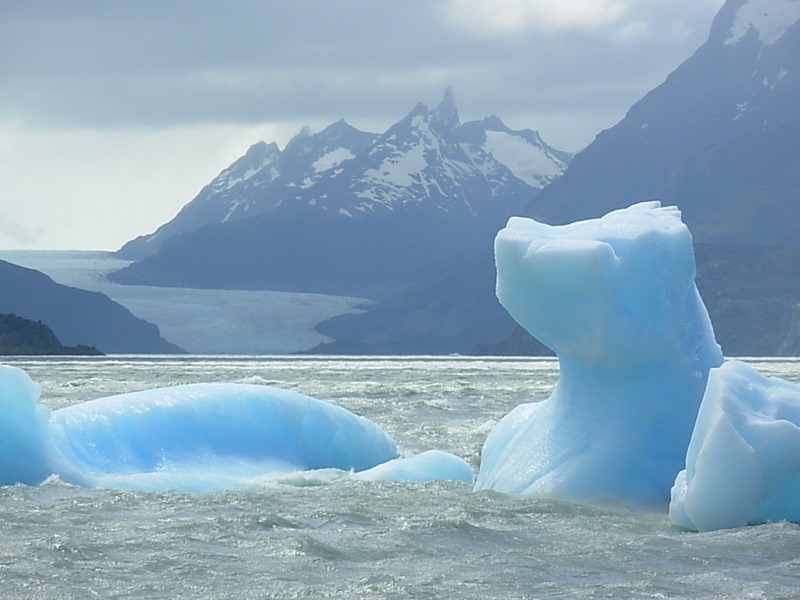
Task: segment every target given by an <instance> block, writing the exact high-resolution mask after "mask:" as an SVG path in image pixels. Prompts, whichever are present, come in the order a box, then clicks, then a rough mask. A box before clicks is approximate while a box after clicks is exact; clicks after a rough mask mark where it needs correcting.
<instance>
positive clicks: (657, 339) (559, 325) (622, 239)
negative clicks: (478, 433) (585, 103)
mask: <svg viewBox="0 0 800 600" xmlns="http://www.w3.org/2000/svg"><path fill="white" fill-rule="evenodd" d="M495 259H496V264H497V297H498V299H499V300H500V302H501V304H502V305H503V306H504V307H505V308H506V310H508V312H509V313H510V314H511V316H512V317H514V318H515V319H516V320H517V321H518V322H519V323H520V324H521V325H522V326H523V327H524V328H525V329H527V330H528V331H529V332H530V333H531V334H532V335H533V336H534V337H536V338H537V339H539V340H540V341H541V342H542V343H544V344H545V345H547V346H548V347H549V348H550V349H552V350H553V351H554V352H555V353H556V355H557V356H558V359H559V366H560V376H559V381H558V383H557V385H556V387H555V389H554V391H553V393H552V395H551V396H550V397H549V398H548V399H547V400H544V401H542V402H537V403H529V404H523V405H521V406H519V407H517V408H516V409H514V410H513V411H512V412H511V413H510V414H508V415H507V416H506V417H504V418H503V419H502V420H501V421H500V422H499V423H498V425H497V426H496V427H495V429H494V430H493V431H492V432H491V433H490V434H489V436H488V438H487V440H486V442H485V444H484V446H483V452H482V457H481V465H480V470H479V473H478V477H477V480H476V484H475V487H476V489H478V490H483V489H488V490H495V491H500V492H506V493H511V494H527V495H536V496H544V497H555V498H560V499H565V500H577V501H582V500H590V499H598V498H606V499H616V500H620V501H623V502H627V503H636V504H658V503H664V502H666V501H667V500H669V494H670V488H671V486H672V484H673V482H674V480H675V477H676V475H677V474H678V472H679V471H681V469H683V467H684V462H685V457H686V449H687V446H688V444H689V439H690V437H691V434H692V429H693V426H694V422H695V418H696V416H697V412H698V408H699V406H700V402H701V399H702V397H703V391H704V390H705V385H706V379H707V376H708V371H709V369H710V368H712V367H717V366H719V365H720V364H722V361H723V357H722V352H721V350H720V348H719V346H718V345H717V343H716V341H715V339H714V332H713V329H712V327H711V322H710V320H709V317H708V313H707V311H706V309H705V306H704V305H703V302H702V300H701V299H700V295H699V293H698V291H697V288H696V286H695V283H694V277H695V263H694V252H693V248H692V237H691V234H690V233H689V230H688V228H687V227H686V226H685V225H684V224H683V222H682V221H681V215H680V212H679V211H678V209H677V208H675V207H661V205H660V203H658V202H646V203H641V204H636V205H633V206H631V207H629V208H627V209H622V210H618V211H614V212H611V213H609V214H607V215H605V216H604V217H602V218H599V219H593V220H588V221H580V222H576V223H572V224H570V225H563V226H550V225H546V224H542V223H538V222H536V221H534V220H532V219H524V218H512V219H511V220H510V221H509V222H508V225H507V226H506V228H505V229H503V230H501V231H500V232H499V233H498V234H497V237H496V239H495Z"/></svg>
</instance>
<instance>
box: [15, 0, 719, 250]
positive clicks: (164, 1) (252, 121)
mask: <svg viewBox="0 0 800 600" xmlns="http://www.w3.org/2000/svg"><path fill="white" fill-rule="evenodd" d="M722 4H723V0H668V1H665V0H339V1H337V0H316V1H310V0H309V1H303V0H216V1H210V0H208V1H206V0H135V1H130V2H127V1H114V0H96V1H92V0H86V1H81V0H70V1H68V2H65V1H64V0H52V1H44V0H0V74H2V83H0V249H15V248H40V249H100V250H115V249H117V248H118V247H119V246H121V245H122V244H123V243H124V242H126V241H127V240H129V239H131V238H134V237H136V236H138V235H142V234H145V233H150V232H151V231H153V230H154V229H155V228H156V227H158V226H159V225H161V224H162V223H164V222H165V221H168V220H169V219H170V218H172V217H173V216H174V215H175V214H176V213H177V212H178V210H179V209H180V208H181V207H182V206H183V205H185V204H186V203H188V202H189V201H191V200H192V198H193V197H194V196H195V195H196V194H197V193H198V192H199V191H200V189H201V188H202V187H203V186H204V185H205V184H206V183H208V182H209V181H210V180H211V179H212V178H213V177H215V176H216V175H217V174H218V173H219V172H220V171H221V170H222V169H224V168H225V167H226V166H228V165H229V164H230V163H231V162H233V160H235V159H236V158H238V157H239V156H241V155H242V154H244V152H245V151H246V150H247V148H248V147H249V146H250V145H251V144H253V143H254V142H256V141H259V140H265V141H275V142H278V144H279V145H280V146H281V147H283V146H284V145H285V144H286V142H287V141H288V140H289V139H290V138H291V137H292V136H293V135H294V134H296V133H297V132H298V131H299V130H300V128H301V127H302V126H303V125H308V126H310V127H311V129H312V130H314V131H318V130H320V129H322V128H324V127H325V126H326V125H328V124H330V123H332V122H333V121H336V120H338V119H340V118H344V119H346V120H347V121H348V122H349V123H350V124H352V125H354V126H355V127H358V128H360V129H363V130H367V131H374V132H383V131H384V130H385V129H386V128H387V127H388V126H389V125H391V124H392V123H394V122H396V121H398V120H400V119H401V118H402V117H404V116H405V115H406V114H407V113H408V112H409V111H410V110H411V109H412V108H413V107H414V106H415V105H416V104H417V103H418V102H423V103H425V104H427V105H428V106H430V107H433V106H435V105H436V104H438V102H439V101H440V100H441V97H442V95H443V93H444V90H445V88H446V87H447V86H452V88H453V90H454V92H455V98H456V103H457V105H458V108H459V112H460V114H461V119H462V121H467V120H472V119H481V118H483V117H485V116H488V115H491V114H496V115H498V116H499V117H500V118H502V119H503V120H504V121H505V123H506V124H507V125H509V126H510V127H512V128H514V129H524V128H528V129H535V130H538V131H539V132H540V133H541V134H542V136H543V138H544V139H545V141H546V142H548V143H549V144H550V145H552V146H555V147H556V148H559V149H563V150H570V151H575V150H579V149H580V148H582V147H584V146H586V145H587V144H588V143H590V142H591V141H592V139H593V138H594V136H595V135H596V134H597V133H599V132H600V131H601V130H602V129H606V128H608V127H611V126H613V125H614V124H615V123H616V122H618V121H619V120H620V119H621V118H622V117H623V116H624V115H625V113H626V111H627V110H628V108H630V106H631V105H632V104H633V103H634V102H636V101H637V100H639V99H640V98H641V97H642V96H643V95H644V94H645V93H646V92H647V91H648V90H650V89H652V88H653V87H655V86H656V85H658V84H659V83H661V82H662V81H663V80H664V78H665V77H666V76H667V75H668V74H669V73H670V72H671V71H672V70H673V69H674V68H675V67H677V66H678V65H679V64H680V63H681V62H683V61H684V60H685V59H686V58H688V57H689V56H690V55H691V54H692V53H693V52H694V51H695V50H696V49H697V47H698V46H700V45H701V44H702V43H703V42H704V41H705V39H706V37H707V35H708V31H709V27H710V25H711V21H712V19H713V17H714V14H715V13H716V12H717V10H718V9H719V8H720V6H721V5H722Z"/></svg>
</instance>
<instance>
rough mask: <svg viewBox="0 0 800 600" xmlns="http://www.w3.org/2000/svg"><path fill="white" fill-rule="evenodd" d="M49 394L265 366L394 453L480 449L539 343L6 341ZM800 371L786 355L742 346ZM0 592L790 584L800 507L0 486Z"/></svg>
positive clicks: (799, 559) (531, 365)
mask: <svg viewBox="0 0 800 600" xmlns="http://www.w3.org/2000/svg"><path fill="white" fill-rule="evenodd" d="M7 362H9V363H10V364H13V365H15V366H19V367H21V368H23V369H25V370H26V371H27V372H28V373H29V374H30V376H31V377H32V378H33V379H34V380H35V381H37V382H39V383H40V384H41V385H42V387H43V393H42V402H43V403H44V404H47V405H48V406H50V407H52V408H60V407H64V406H68V405H71V404H75V403H79V402H83V401H86V400H91V399H94V398H97V397H101V396H107V395H111V394H117V393H125V392H130V391H135V390H141V389H150V388H154V387H160V386H167V385H177V384H186V383H196V382H242V381H244V382H248V383H256V384H258V383H264V384H269V385H275V386H279V387H283V388H288V389H292V390H296V391H298V392H301V393H303V394H307V395H309V396H312V397H314V398H319V399H322V400H327V401H330V402H333V403H334V404H337V405H340V406H342V407H344V408H346V409H348V410H351V411H352V412H354V413H356V414H358V415H363V416H365V417H367V418H369V419H371V420H373V421H375V422H376V423H377V424H378V425H379V426H380V427H382V428H383V429H384V430H385V431H386V432H387V433H388V434H389V435H391V436H392V437H393V438H394V439H395V440H396V441H397V444H398V448H399V451H400V453H401V454H410V453H418V452H422V451H425V450H428V449H432V448H436V449H441V450H445V451H448V452H452V453H454V454H456V455H458V456H462V457H463V458H465V459H466V460H468V461H469V462H470V463H471V464H472V466H473V467H474V468H476V467H477V466H478V463H479V453H480V449H481V445H482V444H483V442H484V440H485V439H486V435H487V433H488V431H490V430H491V428H492V427H493V425H494V424H495V423H496V421H497V420H499V419H500V418H502V417H503V416H504V415H505V414H507V413H508V412H509V411H510V410H511V409H512V408H513V407H514V406H516V405H517V404H519V403H521V402H525V401H532V400H533V401H536V400H543V399H544V398H546V397H547V396H548V395H549V394H550V392H551V391H552V386H553V384H554V383H555V381H556V379H557V375H558V373H557V368H558V366H557V363H556V362H555V361H554V360H550V359H502V358H498V359H478V358H476V359H473V358H410V359H397V358H334V357H331V358H305V357H285V358H240V357H224V358H216V357H119V358H115V357H107V358H77V359H76V358H69V359H62V358H43V359H21V358H19V359H11V360H9V361H7ZM748 362H751V364H754V365H755V366H756V367H757V368H758V369H759V370H760V371H762V372H764V373H766V374H769V375H776V376H779V377H782V378H785V379H788V380H791V381H798V380H799V379H800V361H797V360H758V361H752V360H751V361H748ZM0 523H2V529H0V540H1V543H0V585H1V586H2V594H3V597H4V598H9V599H17V598H20V599H21V598H26V599H28V598H40V599H51V598H52V599H56V598H58V599H72V598H74V599H78V598H80V599H85V598H92V597H99V598H136V599H156V598H158V599H163V598H171V599H182V598H187V599H188V598H192V599H195V598H237V599H239V598H348V599H350V598H436V599H449V598H452V599H459V600H462V599H471V598H475V599H479V598H480V599H485V598H503V599H513V598H605V597H613V598H623V599H624V598H630V599H640V598H792V597H794V595H795V594H796V590H797V589H798V588H799V587H800V575H798V573H800V570H799V569H798V568H800V527H798V526H797V525H792V524H787V523H775V524H769V525H765V526H759V527H749V528H742V529H737V530H723V531H718V532H713V533H706V534H694V533H687V532H684V531H682V530H680V529H678V528H675V527H672V526H671V525H670V524H669V521H668V519H667V514H666V507H663V509H661V508H659V507H657V508H655V509H653V510H651V511H647V512H643V511H636V510H631V509H628V508H626V507H624V506H622V505H619V504H595V505H581V504H570V503H562V502H555V501H546V500H537V499H532V498H525V497H513V496H507V495H503V494H498V493H494V492H479V493H473V491H472V487H471V486H469V485H467V484H460V483H448V482H430V483H426V484H408V483H387V482H369V481H357V480H354V479H352V478H351V477H349V476H347V475H346V474H344V473H341V472H337V471H321V472H315V473H311V474H299V475H291V474H288V475H286V476H285V477H284V478H278V479H276V480H274V481H272V482H270V483H269V485H265V486H264V487H263V488H260V489H257V490H248V491H241V492H220V493H212V494H179V493H175V492H164V493H145V492H133V491H121V490H114V489H94V490H91V489H82V488H79V487H75V486H70V485H67V484H64V483H61V482H59V481H50V482H48V483H46V484H44V485H41V486H35V487H29V486H10V487H5V488H0Z"/></svg>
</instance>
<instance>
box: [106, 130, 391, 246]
mask: <svg viewBox="0 0 800 600" xmlns="http://www.w3.org/2000/svg"><path fill="white" fill-rule="evenodd" d="M377 137H378V136H377V135H375V134H372V133H365V132H363V131H359V130H358V129H356V128H354V127H352V126H350V125H348V124H347V123H346V122H345V121H344V120H340V121H337V122H336V123H334V124H332V125H330V126H328V127H327V128H325V129H324V130H323V131H321V132H319V133H315V134H312V133H311V132H310V131H309V130H308V129H307V128H304V129H303V130H302V131H300V133H299V134H298V135H297V136H295V137H294V138H292V140H290V141H289V143H288V144H286V147H285V148H284V150H283V151H281V150H280V149H279V148H278V145H277V144H275V143H274V142H273V143H270V144H267V143H266V142H258V143H256V144H253V146H251V147H250V149H249V150H248V151H247V153H246V154H245V155H244V156H242V157H241V158H239V159H238V160H237V161H235V162H234V163H233V164H232V165H230V166H229V167H228V168H227V169H225V170H223V171H222V172H221V173H220V174H219V175H217V177H215V178H214V179H213V180H212V181H211V182H210V183H209V184H208V185H206V186H205V187H204V188H203V189H202V190H201V191H200V193H199V194H198V195H197V197H196V198H195V199H194V200H193V201H192V202H190V203H189V204H187V205H186V206H184V207H183V209H182V210H181V211H180V212H179V213H178V215H177V216H176V217H175V218H174V219H172V220H171V221H169V222H168V223H165V224H164V225H162V226H161V227H159V228H158V229H157V230H156V231H155V233H152V234H150V235H146V236H142V237H139V238H136V239H135V240H133V241H131V242H128V243H127V244H126V245H125V246H124V247H123V248H122V249H121V250H120V252H119V255H120V256H121V257H123V258H131V259H137V258H141V257H142V256H147V255H149V254H153V253H155V252H157V251H158V249H159V248H160V247H161V244H163V243H164V241H165V240H166V239H168V238H170V237H172V236H174V235H179V234H183V233H189V232H191V231H195V230H196V229H199V228H201V227H203V226H205V225H210V224H213V223H225V222H228V221H235V220H238V219H246V218H250V217H254V216H256V215H260V214H264V213H267V212H269V211H271V210H273V209H275V208H276V207H277V206H278V205H279V204H280V202H281V201H282V200H284V199H285V198H286V197H287V196H290V195H293V194H294V193H296V191H297V190H303V189H307V188H309V187H311V186H313V185H314V183H315V182H316V181H317V180H318V179H319V178H320V177H321V176H322V175H324V174H325V173H328V172H336V170H337V169H338V168H339V165H340V164H341V163H342V162H344V161H346V160H349V159H351V158H354V157H355V156H356V155H358V154H360V153H361V152H363V151H364V149H365V148H367V147H369V145H370V144H372V143H373V142H374V141H375V139H376V138H377Z"/></svg>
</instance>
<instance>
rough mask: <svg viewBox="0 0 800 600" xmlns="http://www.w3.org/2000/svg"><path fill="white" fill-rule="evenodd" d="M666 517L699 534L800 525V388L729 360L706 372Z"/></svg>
mask: <svg viewBox="0 0 800 600" xmlns="http://www.w3.org/2000/svg"><path fill="white" fill-rule="evenodd" d="M669 516H670V521H671V522H672V523H673V524H675V525H678V526H680V527H683V528H685V529H690V530H697V531H710V530H715V529H729V528H733V527H742V526H744V525H756V524H759V523H765V522H769V521H781V520H788V521H794V522H800V385H797V384H794V383H790V382H788V381H784V380H782V379H779V378H775V377H766V376H764V375H762V374H761V373H759V372H758V371H756V370H755V369H753V368H752V367H750V366H748V365H746V364H744V363H742V362H739V361H735V360H731V361H728V362H726V363H725V364H723V365H722V366H721V367H719V368H716V369H712V370H711V372H710V373H709V377H708V386H707V388H706V392H705V396H704V398H703V402H702V404H701V405H700V412H699V414H698V417H697V423H696V425H695V428H694V433H693V434H692V439H691V442H690V444H689V448H688V451H687V455H686V469H685V470H683V471H681V472H680V473H679V474H678V477H677V478H676V479H675V485H674V487H673V488H672V499H671V501H670V506H669Z"/></svg>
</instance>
